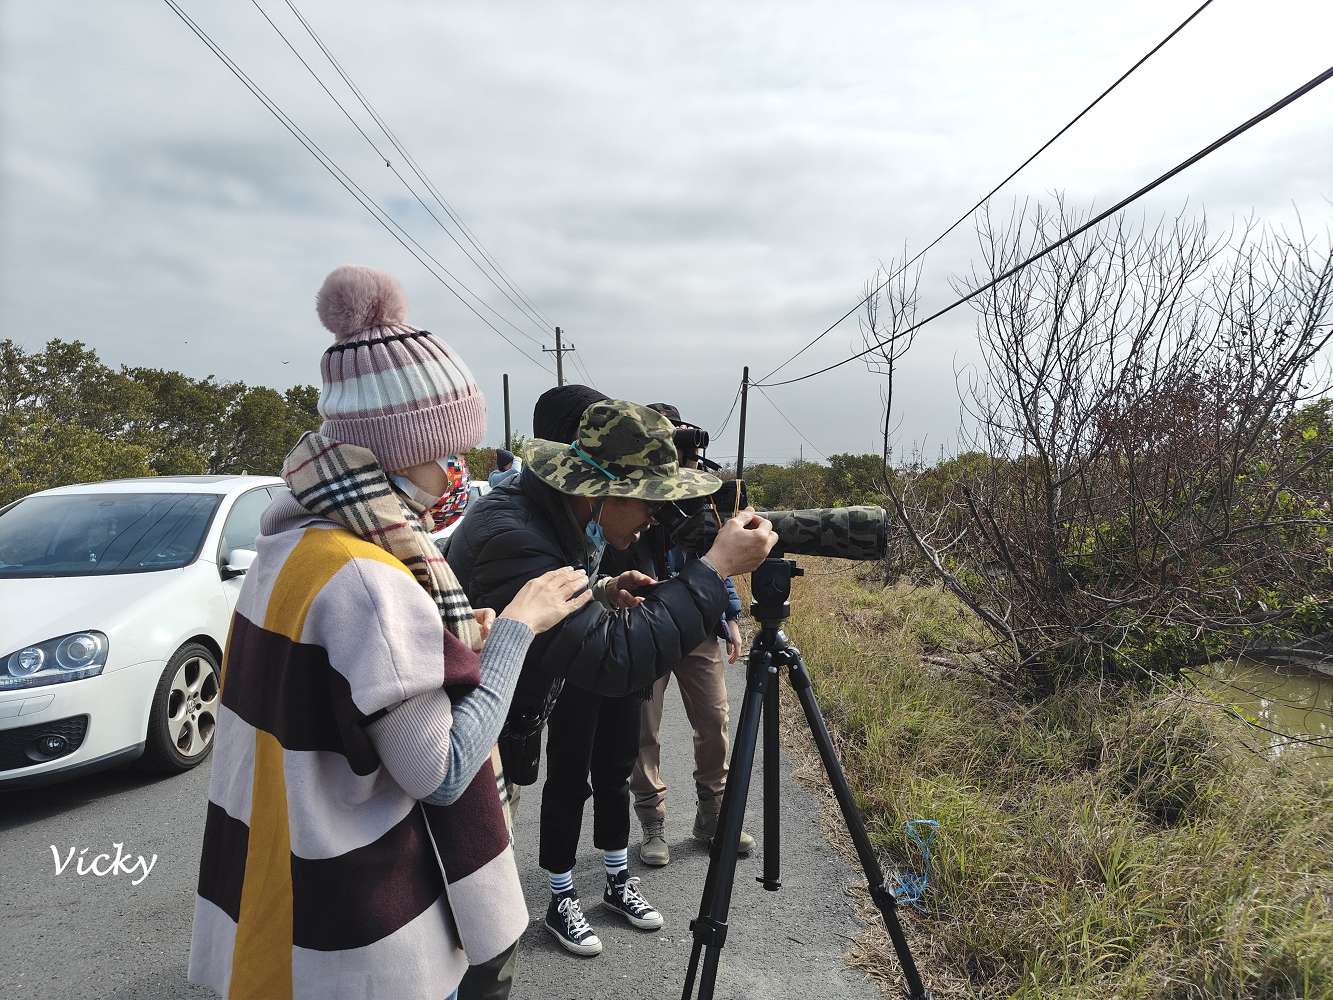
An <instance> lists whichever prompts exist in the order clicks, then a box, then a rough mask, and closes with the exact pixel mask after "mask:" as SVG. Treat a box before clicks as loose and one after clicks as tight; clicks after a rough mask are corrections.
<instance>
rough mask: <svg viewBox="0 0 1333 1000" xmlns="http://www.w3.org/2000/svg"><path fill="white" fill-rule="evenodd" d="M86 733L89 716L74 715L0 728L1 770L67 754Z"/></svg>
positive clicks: (10, 769)
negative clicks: (31, 724)
mask: <svg viewBox="0 0 1333 1000" xmlns="http://www.w3.org/2000/svg"><path fill="white" fill-rule="evenodd" d="M87 735H88V716H86V715H73V716H70V717H69V718H68V719H55V720H54V721H52V722H43V723H42V724H41V725H39V726H23V727H22V728H20V729H5V730H0V772H4V771H12V770H14V769H15V768H16V767H32V765H34V764H44V763H46V762H47V761H49V760H59V759H60V758H61V757H68V756H69V755H70V754H72V753H73V752H74V751H75V750H77V749H79V747H81V746H82V745H83V738H84V737H85V736H87Z"/></svg>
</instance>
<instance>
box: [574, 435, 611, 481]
mask: <svg viewBox="0 0 1333 1000" xmlns="http://www.w3.org/2000/svg"><path fill="white" fill-rule="evenodd" d="M569 450H570V451H572V452H573V453H574V454H575V455H577V456H578V457H579V459H580V460H581V461H583V462H585V463H587V464H588V465H591V466H592V467H593V468H594V469H596V470H597V471H598V472H600V473H601V474H602V475H604V476H605V477H606V478H607V479H609V480H610V481H611V482H613V483H614V482H615V481H616V480H617V479H619V478H620V477H619V476H617V475H616V474H615V473H614V472H612V471H611V470H610V469H608V468H607V467H606V466H605V465H603V464H602V463H601V462H599V461H597V459H595V458H593V457H592V456H591V455H589V454H588V453H587V452H586V451H584V450H583V449H582V448H581V447H579V443H578V442H577V441H571V442H570V443H569Z"/></svg>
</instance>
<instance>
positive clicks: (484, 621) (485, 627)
mask: <svg viewBox="0 0 1333 1000" xmlns="http://www.w3.org/2000/svg"><path fill="white" fill-rule="evenodd" d="M472 617H473V618H475V619H477V625H478V626H479V627H480V628H481V641H482V642H485V641H486V637H487V636H488V635H490V634H491V626H492V625H494V624H495V609H494V608H473V609H472Z"/></svg>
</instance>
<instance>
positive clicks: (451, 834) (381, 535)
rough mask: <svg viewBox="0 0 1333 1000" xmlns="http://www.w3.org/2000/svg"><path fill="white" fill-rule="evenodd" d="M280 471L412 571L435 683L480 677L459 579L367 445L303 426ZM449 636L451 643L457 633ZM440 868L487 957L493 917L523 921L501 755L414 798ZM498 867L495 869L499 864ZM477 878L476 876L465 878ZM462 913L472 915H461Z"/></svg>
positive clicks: (475, 631)
mask: <svg viewBox="0 0 1333 1000" xmlns="http://www.w3.org/2000/svg"><path fill="white" fill-rule="evenodd" d="M282 478H283V479H284V480H286V482H287V485H288V486H290V487H291V489H292V496H293V497H294V498H295V499H296V501H297V502H298V503H299V504H300V505H301V506H302V507H304V508H306V510H309V511H311V512H312V513H315V514H320V515H322V516H324V517H327V518H329V519H330V520H332V521H334V522H335V523H337V524H339V525H341V526H342V527H344V528H346V529H347V530H348V531H350V532H352V534H354V535H356V536H357V537H358V538H362V539H364V540H366V541H368V542H370V543H371V544H373V545H377V546H379V547H380V548H382V549H384V550H385V551H386V552H388V553H389V554H390V555H392V556H394V557H395V558H396V559H398V560H399V561H400V562H401V563H403V565H404V566H406V567H407V568H408V569H409V570H411V572H412V575H413V576H415V577H416V580H417V582H418V583H420V584H421V586H422V588H423V589H424V590H425V591H426V592H427V593H428V594H430V595H431V597H432V598H433V599H434V601H435V606H436V607H437V608H438V609H439V611H440V618H441V620H442V621H443V622H444V627H445V630H446V632H447V633H449V634H446V635H445V644H444V649H443V650H442V652H443V654H444V655H443V659H444V672H443V673H444V676H443V686H444V688H445V689H446V690H447V692H448V694H449V697H450V699H452V700H455V701H456V700H457V699H458V698H460V697H462V696H463V695H464V694H466V693H467V692H468V691H471V690H472V689H473V688H474V687H476V686H477V684H479V683H480V681H481V674H480V671H479V660H478V658H477V655H476V652H477V651H478V650H480V649H481V629H480V626H478V624H477V621H476V618H475V617H474V616H473V613H472V606H471V604H469V603H468V599H467V595H466V594H465V593H464V592H463V588H462V587H461V586H459V583H458V578H457V577H455V576H454V572H453V570H452V569H450V568H449V564H448V563H447V562H445V561H444V558H443V557H442V556H441V555H440V551H439V549H437V548H436V547H435V544H434V542H433V541H432V540H431V537H430V533H429V531H428V530H427V528H426V523H429V522H426V521H425V518H426V517H428V516H429V515H428V512H427V511H426V509H425V508H424V507H421V506H420V505H419V504H416V503H414V502H412V501H410V500H409V499H408V498H406V497H404V496H403V495H402V494H401V493H399V492H398V491H397V490H395V489H394V488H393V487H392V486H391V485H390V483H389V478H388V476H387V475H386V473H385V471H384V470H383V469H382V468H381V467H380V464H379V462H378V461H377V460H376V458H375V456H374V454H373V453H372V452H370V451H369V450H368V449H366V448H361V447H358V446H356V445H350V444H341V443H339V442H337V441H331V440H329V439H328V438H326V437H323V436H321V435H319V434H317V433H315V432H310V433H307V434H305V435H304V436H303V437H302V438H301V440H300V441H298V442H297V444H296V447H295V448H293V449H292V452H291V454H290V455H288V456H287V460H286V461H285V462H284V463H283V467H282ZM455 639H456V640H457V641H455ZM421 812H422V815H423V816H424V818H425V821H426V827H427V829H428V830H429V831H430V835H431V838H432V840H433V841H434V844H435V850H436V853H437V855H438V856H439V860H440V866H441V868H442V869H443V871H444V882H445V891H446V893H447V894H448V897H449V904H450V908H451V909H452V911H453V913H454V915H455V919H454V924H455V926H456V927H457V929H458V933H459V939H460V941H461V942H462V945H463V947H464V949H465V950H466V951H467V953H468V959H469V961H471V962H472V963H473V964H478V963H480V962H484V961H487V960H489V959H490V958H492V957H494V955H495V954H496V953H497V951H498V950H499V947H503V946H507V945H508V944H510V943H512V942H511V941H508V940H504V941H500V943H499V945H497V943H496V937H495V933H496V927H497V926H503V923H502V921H501V916H502V915H503V914H504V913H505V911H507V910H510V909H514V908H517V910H518V911H520V912H521V913H522V915H523V918H524V919H525V920H526V910H524V909H523V896H522V888H521V886H520V885H519V883H518V876H517V870H516V868H515V867H514V863H513V860H512V857H513V852H512V846H513V835H512V831H511V829H510V826H509V821H510V816H509V810H508V808H507V807H506V794H505V780H504V772H503V770H502V769H501V766H500V755H499V753H498V752H497V751H495V750H492V751H491V757H490V760H488V761H486V762H485V763H483V764H482V765H481V768H480V769H479V770H478V771H477V774H476V777H475V778H473V779H472V781H471V783H470V784H469V785H468V787H467V789H466V790H465V791H464V792H463V794H462V796H460V797H459V799H458V800H457V801H455V802H454V803H453V805H448V806H436V805H430V804H429V803H426V802H422V803H421ZM497 866H498V867H497ZM469 876H475V877H471V878H470V877H469ZM460 913H463V914H466V915H468V917H469V918H470V919H464V920H459V919H458V915H459V914H460Z"/></svg>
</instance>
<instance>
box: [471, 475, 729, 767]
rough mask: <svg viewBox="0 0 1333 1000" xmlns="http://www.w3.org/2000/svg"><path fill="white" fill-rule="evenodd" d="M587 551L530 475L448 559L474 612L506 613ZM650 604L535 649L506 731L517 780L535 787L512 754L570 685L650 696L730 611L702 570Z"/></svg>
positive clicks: (566, 627)
mask: <svg viewBox="0 0 1333 1000" xmlns="http://www.w3.org/2000/svg"><path fill="white" fill-rule="evenodd" d="M584 548H585V540H584V536H583V530H582V528H581V526H580V525H579V524H578V523H577V522H576V521H575V519H574V517H573V515H572V514H571V513H570V512H569V510H568V508H567V507H566V505H565V500H564V498H563V497H561V495H560V494H559V493H557V492H556V491H555V490H553V489H551V488H550V487H549V486H547V485H546V484H545V483H543V482H542V481H541V480H539V479H538V478H537V477H536V476H534V475H532V474H531V473H530V472H529V471H528V470H527V469H524V470H523V471H522V472H521V473H520V474H519V476H518V477H517V478H516V479H510V480H509V481H507V482H505V483H503V484H502V485H501V486H499V487H498V488H496V489H495V490H493V491H491V492H490V493H489V494H487V495H486V496H484V497H481V498H480V499H479V500H475V501H473V503H472V504H470V505H469V506H468V510H467V516H465V517H464V518H463V520H462V521H461V522H460V523H459V525H458V528H457V530H455V532H454V534H453V536H452V537H451V538H450V539H449V546H448V560H449V565H450V567H451V568H452V569H453V571H454V573H455V574H457V576H458V580H459V582H460V583H461V584H462V586H463V590H464V591H465V592H466V593H467V596H468V600H469V601H471V602H472V606H473V607H477V608H494V609H495V610H496V611H497V612H498V611H502V610H504V607H505V606H506V605H507V604H508V603H509V602H510V601H511V600H513V598H514V595H515V594H517V593H518V591H519V588H521V587H522V586H523V584H525V583H527V582H528V581H529V580H531V579H533V578H534V577H538V576H540V575H541V574H543V573H545V572H547V571H549V570H553V569H559V568H560V567H562V566H576V567H581V566H582V565H583V555H584ZM609 552H610V550H608V553H609ZM617 561H618V560H617ZM608 565H609V564H608ZM644 596H645V598H646V600H645V601H644V602H643V604H641V605H640V606H639V607H637V608H630V609H628V610H621V611H609V610H607V609H606V608H604V607H603V606H602V605H600V604H598V603H597V602H595V601H593V602H589V603H588V605H586V606H585V607H584V608H582V609H581V610H579V611H577V612H575V613H574V614H572V615H570V616H569V617H568V618H566V619H565V620H564V621H563V622H561V623H560V624H559V625H557V626H556V627H555V628H553V629H550V630H548V631H547V632H544V633H543V634H541V635H539V636H537V638H536V640H535V641H534V642H533V643H532V645H531V647H529V649H528V655H527V659H525V660H524V661H523V672H522V674H521V675H520V677H519V682H518V690H517V691H516V692H515V694H514V701H513V704H512V705H511V707H510V710H509V715H508V718H507V720H506V722H505V731H504V733H505V736H508V740H506V739H505V738H504V736H502V739H501V751H502V753H503V754H504V756H505V770H506V772H508V773H510V775H511V780H512V779H515V778H522V777H530V780H535V777H536V776H535V774H531V775H530V776H529V775H526V774H525V773H524V772H525V771H529V770H530V768H527V767H524V766H522V762H520V761H518V760H516V759H514V757H513V754H514V753H515V750H514V746H515V744H516V742H517V741H519V740H521V739H523V738H526V737H532V736H534V735H535V734H537V733H539V732H540V730H541V727H542V725H543V723H545V721H546V718H547V717H548V716H549V715H550V711H551V708H552V707H554V705H555V699H556V697H557V696H558V695H559V691H560V687H561V685H562V684H563V683H564V682H566V681H567V682H568V683H570V684H573V685H575V686H576V687H580V688H584V689H586V690H589V691H593V692H596V693H597V694H602V695H606V696H608V697H621V696H624V695H627V694H631V693H633V692H635V691H640V690H643V689H644V688H647V687H649V686H651V685H652V683H653V682H654V681H655V680H657V678H658V677H661V676H662V675H663V674H665V673H667V672H668V671H670V670H671V669H672V668H673V667H675V666H676V665H677V664H678V663H680V661H681V660H682V659H684V658H685V655H686V654H687V653H688V652H689V651H690V650H692V649H694V648H695V647H696V646H698V645H699V644H700V643H701V642H703V641H704V640H705V639H707V638H708V637H709V636H710V635H712V634H713V632H714V629H715V627H716V624H717V621H718V619H719V618H720V617H721V616H722V612H723V610H724V609H725V608H726V605H727V591H726V588H725V587H724V586H723V583H722V580H721V579H720V578H719V577H718V575H717V574H716V573H714V572H713V571H712V570H711V569H709V568H708V567H707V566H705V565H703V564H702V563H699V562H694V563H691V564H690V565H689V566H688V567H686V570H685V572H683V573H681V574H680V575H679V576H677V577H675V578H674V579H671V580H667V581H665V582H663V583H660V584H658V585H657V586H655V587H653V588H651V589H650V590H649V591H647V593H645V594H644ZM525 752H526V751H525ZM529 763H531V761H529ZM518 783H519V784H527V783H529V781H523V780H519V781H518Z"/></svg>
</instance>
